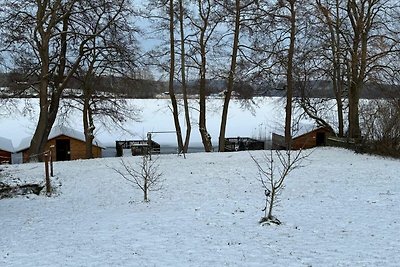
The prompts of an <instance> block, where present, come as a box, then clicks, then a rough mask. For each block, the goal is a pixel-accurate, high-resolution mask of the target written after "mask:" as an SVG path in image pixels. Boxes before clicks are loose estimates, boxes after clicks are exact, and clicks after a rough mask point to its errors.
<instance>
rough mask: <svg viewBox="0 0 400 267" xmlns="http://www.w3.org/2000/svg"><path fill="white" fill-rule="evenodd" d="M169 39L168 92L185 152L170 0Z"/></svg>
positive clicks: (179, 148)
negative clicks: (175, 80) (176, 92)
mask: <svg viewBox="0 0 400 267" xmlns="http://www.w3.org/2000/svg"><path fill="white" fill-rule="evenodd" d="M168 9H169V38H170V39H169V40H170V68H169V82H168V92H169V97H170V99H171V104H172V114H173V117H174V124H175V131H176V138H177V142H178V150H179V153H181V152H184V147H183V139H182V130H181V126H180V122H179V110H178V104H177V101H176V96H175V89H174V77H175V33H174V32H175V23H174V22H175V13H174V1H173V0H169V6H168Z"/></svg>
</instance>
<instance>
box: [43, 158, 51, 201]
mask: <svg viewBox="0 0 400 267" xmlns="http://www.w3.org/2000/svg"><path fill="white" fill-rule="evenodd" d="M44 170H45V173H46V195H47V196H51V184H50V176H49V154H47V152H46V153H45V154H44Z"/></svg>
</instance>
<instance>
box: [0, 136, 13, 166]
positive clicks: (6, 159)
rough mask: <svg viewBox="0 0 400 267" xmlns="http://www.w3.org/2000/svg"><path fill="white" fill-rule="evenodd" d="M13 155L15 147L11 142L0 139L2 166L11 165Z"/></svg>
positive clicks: (0, 161) (0, 160)
mask: <svg viewBox="0 0 400 267" xmlns="http://www.w3.org/2000/svg"><path fill="white" fill-rule="evenodd" d="M12 153H14V146H13V144H12V142H11V140H9V139H7V138H4V137H0V164H11V162H12V160H11V158H12V157H11V155H12Z"/></svg>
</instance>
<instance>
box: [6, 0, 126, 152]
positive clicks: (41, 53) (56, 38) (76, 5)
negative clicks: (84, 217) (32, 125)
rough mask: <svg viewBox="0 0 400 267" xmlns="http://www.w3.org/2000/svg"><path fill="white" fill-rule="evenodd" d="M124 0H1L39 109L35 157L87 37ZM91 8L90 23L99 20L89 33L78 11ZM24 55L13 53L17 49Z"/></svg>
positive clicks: (92, 35) (112, 16)
mask: <svg viewBox="0 0 400 267" xmlns="http://www.w3.org/2000/svg"><path fill="white" fill-rule="evenodd" d="M127 4H128V1H126V0H118V1H111V0H109V1H108V0H104V1H77V0H68V1H61V0H55V1H48V0H41V1H32V0H28V1H21V0H19V1H13V2H12V3H10V2H6V4H5V5H4V9H3V17H6V18H7V20H6V22H8V23H5V25H3V26H4V28H5V30H4V32H5V35H6V37H7V42H8V45H9V47H10V48H13V51H12V52H13V54H14V55H16V56H17V58H16V61H17V62H18V61H19V62H22V61H30V62H29V64H30V66H33V67H34V68H33V69H31V70H30V71H31V72H30V74H31V75H32V76H35V78H36V82H34V84H33V85H34V86H36V87H37V88H38V89H37V90H38V92H39V104H40V112H39V119H38V124H37V127H36V130H35V133H34V135H33V138H32V141H31V146H30V150H29V151H30V154H31V156H34V157H33V158H34V159H35V158H40V155H41V153H42V152H43V150H44V147H45V144H46V142H47V138H48V135H49V133H50V130H51V128H52V126H53V124H54V122H55V119H56V117H57V113H58V110H59V106H60V99H61V96H62V93H63V91H64V89H65V88H66V86H67V84H68V82H69V81H70V79H71V77H72V76H73V74H74V73H75V71H76V70H77V68H78V67H79V64H80V63H81V61H82V58H83V57H84V55H85V54H87V53H88V51H90V50H91V49H92V48H91V47H90V42H89V41H90V40H92V39H93V38H95V37H96V36H99V35H101V34H103V33H104V32H105V30H106V29H108V28H109V27H110V26H111V25H112V24H113V22H114V21H115V19H116V18H117V17H118V16H120V15H121V12H122V11H123V10H124V8H125V6H126V5H127ZM88 12H90V13H91V15H90V16H92V20H91V23H93V24H96V25H98V27H93V28H96V31H95V32H91V33H90V34H88V33H87V32H86V31H85V29H87V26H88V25H86V24H84V23H83V22H82V21H81V18H82V15H85V14H87V13H88ZM21 50H22V51H24V52H26V54H27V55H29V57H28V58H27V59H22V58H21V57H18V54H21V53H19V52H20V51H21Z"/></svg>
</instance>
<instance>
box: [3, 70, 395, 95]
mask: <svg viewBox="0 0 400 267" xmlns="http://www.w3.org/2000/svg"><path fill="white" fill-rule="evenodd" d="M26 77H27V75H24V74H21V73H0V87H1V88H2V90H1V91H0V96H1V97H3V98H4V97H36V93H35V92H36V84H37V79H36V80H35V79H34V77H32V76H30V78H26ZM94 84H95V86H96V88H95V91H96V92H98V93H112V94H116V95H118V96H120V97H125V98H156V97H158V96H160V95H164V96H167V95H168V84H167V82H165V81H155V80H148V79H133V78H128V77H115V76H100V77H99V76H98V77H95V78H94ZM81 86H82V82H81V81H80V80H79V79H78V78H72V79H71V80H70V82H69V83H68V86H67V88H69V89H75V90H73V91H71V90H66V93H65V94H66V95H68V96H73V94H76V95H77V96H78V95H79V91H80V90H79V89H80V88H81ZM187 87H188V88H187V91H188V94H189V95H190V96H194V95H197V94H198V81H189V82H188V85H187ZM174 88H175V93H176V94H182V87H181V84H180V83H179V82H175V85H174ZM294 89H295V90H294V94H293V96H294V97H307V98H334V97H335V96H334V92H333V89H332V82H331V81H309V82H305V83H303V82H296V83H295V88H294ZM225 90H226V81H224V80H207V95H209V96H210V95H219V96H223V93H224V91H225ZM233 95H234V96H235V97H236V98H240V99H248V98H252V97H255V96H271V97H284V96H285V95H286V88H285V84H284V83H277V84H274V85H271V84H266V83H258V84H252V83H250V82H236V83H235V86H234V94H233ZM399 95H400V86H398V85H387V84H378V83H368V84H365V85H364V88H363V90H362V91H361V98H363V99H379V98H395V97H398V96H399ZM344 97H346V92H345V94H344Z"/></svg>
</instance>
